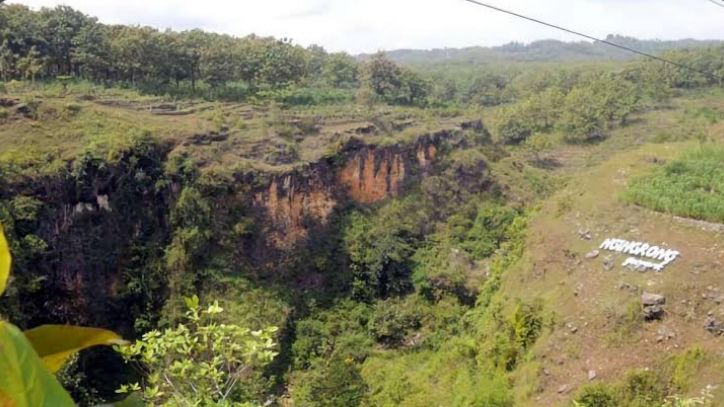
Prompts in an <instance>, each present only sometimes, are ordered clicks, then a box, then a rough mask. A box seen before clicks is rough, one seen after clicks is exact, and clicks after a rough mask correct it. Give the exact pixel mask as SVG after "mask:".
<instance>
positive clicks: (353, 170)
mask: <svg viewBox="0 0 724 407" xmlns="http://www.w3.org/2000/svg"><path fill="white" fill-rule="evenodd" d="M337 181H338V182H339V184H340V185H341V186H343V187H344V188H345V189H346V192H347V194H348V195H349V197H350V198H351V199H352V200H354V201H355V202H359V203H362V204H371V203H375V202H379V201H381V200H383V199H385V198H388V197H391V196H396V195H398V194H399V193H400V189H401V187H402V184H403V183H404V181H405V161H404V159H403V157H402V154H401V153H400V152H399V151H393V150H384V149H381V150H378V149H377V148H375V147H374V146H370V147H368V148H367V149H366V152H364V151H363V152H361V153H360V154H357V155H355V156H354V157H353V158H352V159H351V160H349V161H348V162H347V163H346V165H345V166H344V167H342V168H341V169H340V170H339V171H338V172H337Z"/></svg>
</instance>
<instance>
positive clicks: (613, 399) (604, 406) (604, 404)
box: [575, 384, 619, 407]
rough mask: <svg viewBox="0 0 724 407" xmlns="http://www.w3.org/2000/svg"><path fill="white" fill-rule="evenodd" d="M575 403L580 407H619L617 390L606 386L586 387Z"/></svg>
mask: <svg viewBox="0 0 724 407" xmlns="http://www.w3.org/2000/svg"><path fill="white" fill-rule="evenodd" d="M575 401H576V405H578V406H580V407H619V403H618V401H617V394H616V391H615V389H614V388H613V387H611V386H609V385H605V384H594V385H589V386H586V387H584V388H583V389H582V390H581V391H580V392H579V393H578V396H576V398H575Z"/></svg>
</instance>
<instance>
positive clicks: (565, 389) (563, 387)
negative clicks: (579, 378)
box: [558, 384, 571, 394]
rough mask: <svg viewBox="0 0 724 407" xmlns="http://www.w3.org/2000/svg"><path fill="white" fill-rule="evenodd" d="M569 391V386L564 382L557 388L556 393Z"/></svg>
mask: <svg viewBox="0 0 724 407" xmlns="http://www.w3.org/2000/svg"><path fill="white" fill-rule="evenodd" d="M569 391H571V386H569V385H567V384H564V385H562V386H561V387H559V388H558V394H566V393H568V392H569Z"/></svg>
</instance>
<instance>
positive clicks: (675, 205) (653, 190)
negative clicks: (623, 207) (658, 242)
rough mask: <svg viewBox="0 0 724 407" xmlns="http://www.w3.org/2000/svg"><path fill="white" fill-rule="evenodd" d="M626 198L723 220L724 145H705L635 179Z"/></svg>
mask: <svg viewBox="0 0 724 407" xmlns="http://www.w3.org/2000/svg"><path fill="white" fill-rule="evenodd" d="M623 197H624V199H625V200H626V201H628V202H631V203H635V204H637V205H641V206H644V207H647V208H650V209H653V210H655V211H659V212H665V213H669V214H672V215H677V216H684V217H689V218H695V219H701V220H706V221H710V222H719V223H722V222H724V148H722V147H715V146H702V147H700V148H698V149H696V150H692V151H689V152H687V153H685V154H684V155H683V156H682V157H681V158H680V159H678V160H676V161H672V162H670V163H668V164H667V165H665V166H664V167H661V168H658V169H656V170H655V171H654V172H653V173H652V174H650V175H648V176H645V177H641V178H638V179H635V180H633V181H632V182H631V183H630V185H629V187H628V189H627V190H626V191H625V192H624V194H623Z"/></svg>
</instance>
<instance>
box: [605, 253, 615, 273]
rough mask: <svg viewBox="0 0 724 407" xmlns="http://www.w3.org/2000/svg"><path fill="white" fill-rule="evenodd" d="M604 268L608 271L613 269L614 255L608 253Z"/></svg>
mask: <svg viewBox="0 0 724 407" xmlns="http://www.w3.org/2000/svg"><path fill="white" fill-rule="evenodd" d="M603 268H604V269H605V270H606V271H611V270H613V256H611V255H608V256H606V257H605V258H604V259H603Z"/></svg>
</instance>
